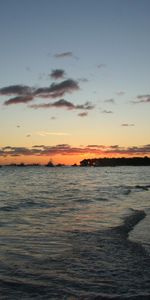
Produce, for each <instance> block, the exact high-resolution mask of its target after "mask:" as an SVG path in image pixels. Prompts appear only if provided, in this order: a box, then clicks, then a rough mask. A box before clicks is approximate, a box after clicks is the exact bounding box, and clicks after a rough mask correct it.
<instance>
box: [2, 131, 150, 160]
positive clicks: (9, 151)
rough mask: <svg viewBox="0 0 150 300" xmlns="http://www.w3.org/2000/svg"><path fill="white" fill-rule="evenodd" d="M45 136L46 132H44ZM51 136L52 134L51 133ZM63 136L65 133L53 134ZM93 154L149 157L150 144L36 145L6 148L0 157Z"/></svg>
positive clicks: (3, 148)
mask: <svg viewBox="0 0 150 300" xmlns="http://www.w3.org/2000/svg"><path fill="white" fill-rule="evenodd" d="M41 133H42V132H41ZM43 134H44V132H43ZM50 134H51V133H50ZM52 134H58V135H62V134H64V133H62V132H58V133H52ZM85 153H86V154H87V155H88V154H92V155H100V156H109V155H110V154H111V155H119V156H124V155H127V156H128V155H129V156H135V155H137V156H138V155H149V154H150V144H147V145H143V146H132V147H120V146H119V145H111V146H105V145H88V146H82V147H73V146H70V145H68V144H59V145H55V146H45V145H35V146H33V147H31V148H27V147H11V146H6V147H2V148H0V156H1V157H6V156H12V157H13V156H22V155H24V156H29V155H30V156H32V155H37V156H54V155H58V154H59V155H81V154H85Z"/></svg>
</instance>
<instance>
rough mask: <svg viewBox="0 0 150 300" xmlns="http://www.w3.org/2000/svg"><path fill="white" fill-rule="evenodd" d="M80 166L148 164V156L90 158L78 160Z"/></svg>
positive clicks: (149, 164)
mask: <svg viewBox="0 0 150 300" xmlns="http://www.w3.org/2000/svg"><path fill="white" fill-rule="evenodd" d="M80 166H81V167H116V166H150V157H147V156H145V157H128V158H127V157H119V158H118V157H117V158H116V157H115V158H108V157H104V158H92V159H83V160H82V161H80Z"/></svg>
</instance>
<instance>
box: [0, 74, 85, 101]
mask: <svg viewBox="0 0 150 300" xmlns="http://www.w3.org/2000/svg"><path fill="white" fill-rule="evenodd" d="M79 89H80V87H79V84H78V82H77V81H75V80H73V79H67V80H64V81H62V82H60V83H57V84H56V83H52V84H51V85H50V86H49V87H42V88H37V89H35V88H33V87H29V86H23V85H13V86H7V87H4V88H1V89H0V95H4V96H8V95H11V96H13V95H15V96H16V97H13V98H10V99H8V100H7V101H5V102H4V105H11V104H19V103H27V102H29V101H32V100H34V99H35V98H37V97H40V98H57V97H62V96H64V95H65V94H66V93H72V92H74V91H76V90H79Z"/></svg>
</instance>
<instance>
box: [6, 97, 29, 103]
mask: <svg viewBox="0 0 150 300" xmlns="http://www.w3.org/2000/svg"><path fill="white" fill-rule="evenodd" d="M33 99H34V97H33V96H17V97H14V98H11V99H9V100H7V101H5V102H4V105H11V104H19V103H28V102H30V101H32V100H33Z"/></svg>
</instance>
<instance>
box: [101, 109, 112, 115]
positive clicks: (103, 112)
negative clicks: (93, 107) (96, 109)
mask: <svg viewBox="0 0 150 300" xmlns="http://www.w3.org/2000/svg"><path fill="white" fill-rule="evenodd" d="M101 113H102V114H113V111H112V110H107V109H104V110H102V112H101Z"/></svg>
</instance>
